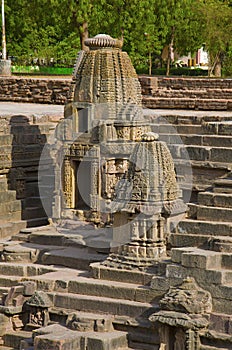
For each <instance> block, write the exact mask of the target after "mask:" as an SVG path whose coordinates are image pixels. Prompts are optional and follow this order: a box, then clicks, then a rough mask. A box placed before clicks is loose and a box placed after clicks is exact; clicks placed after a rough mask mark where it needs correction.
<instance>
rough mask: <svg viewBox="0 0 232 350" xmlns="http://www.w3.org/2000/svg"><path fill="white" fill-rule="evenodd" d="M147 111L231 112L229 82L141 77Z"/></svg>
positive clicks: (230, 86) (230, 87)
mask: <svg viewBox="0 0 232 350" xmlns="http://www.w3.org/2000/svg"><path fill="white" fill-rule="evenodd" d="M139 79H140V82H141V83H142V94H143V105H144V106H145V107H147V108H153V109H156V108H163V109H168V108H169V109H196V110H232V81H231V79H227V80H225V79H207V78H204V79H201V78H187V77H185V78H183V79H181V78H180V77H178V78H174V77H168V78H164V77H145V76H141V77H140V78H139Z"/></svg>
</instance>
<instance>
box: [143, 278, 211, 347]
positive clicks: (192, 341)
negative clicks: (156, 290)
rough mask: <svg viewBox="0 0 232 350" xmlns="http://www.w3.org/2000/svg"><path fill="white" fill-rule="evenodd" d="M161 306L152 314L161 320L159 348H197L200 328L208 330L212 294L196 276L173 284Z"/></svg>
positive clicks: (154, 318) (156, 320)
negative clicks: (178, 283)
mask: <svg viewBox="0 0 232 350" xmlns="http://www.w3.org/2000/svg"><path fill="white" fill-rule="evenodd" d="M160 308H161V310H160V311H158V312H156V313H154V314H153V315H151V316H150V320H151V321H152V322H158V323H159V330H160V342H161V345H160V349H165V350H198V349H200V336H199V334H200V331H201V330H204V331H206V330H207V327H208V326H209V314H210V312H211V311H212V298H211V295H210V293H209V292H207V291H205V290H203V289H201V288H200V287H199V286H198V285H197V284H196V282H195V280H194V279H193V278H190V277H188V278H186V279H185V280H184V281H183V283H182V284H181V285H180V286H178V287H171V288H170V289H169V291H168V292H167V293H166V294H165V296H164V297H163V298H162V299H161V301H160Z"/></svg>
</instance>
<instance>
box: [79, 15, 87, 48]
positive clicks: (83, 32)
mask: <svg viewBox="0 0 232 350" xmlns="http://www.w3.org/2000/svg"><path fill="white" fill-rule="evenodd" d="M88 37H89V30H88V22H87V21H85V22H83V23H82V24H81V26H80V41H81V50H84V51H88V50H89V47H88V46H86V45H85V40H86V39H88Z"/></svg>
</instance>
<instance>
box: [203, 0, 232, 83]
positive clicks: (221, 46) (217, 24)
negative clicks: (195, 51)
mask: <svg viewBox="0 0 232 350" xmlns="http://www.w3.org/2000/svg"><path fill="white" fill-rule="evenodd" d="M196 11H197V12H198V15H199V17H202V18H204V24H203V26H202V37H203V42H204V43H205V44H206V48H207V50H208V53H209V57H210V68H209V75H213V76H216V77H220V76H221V69H222V65H223V62H224V61H225V59H226V58H228V55H229V53H230V52H231V48H232V36H231V33H232V7H231V1H220V0H207V1H204V0H198V1H197V7H196Z"/></svg>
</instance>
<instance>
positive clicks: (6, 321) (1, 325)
mask: <svg viewBox="0 0 232 350" xmlns="http://www.w3.org/2000/svg"><path fill="white" fill-rule="evenodd" d="M9 327H10V318H9V317H7V316H6V315H4V314H0V337H2V336H3V335H4V334H5V333H6V331H7V329H8V328H9Z"/></svg>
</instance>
